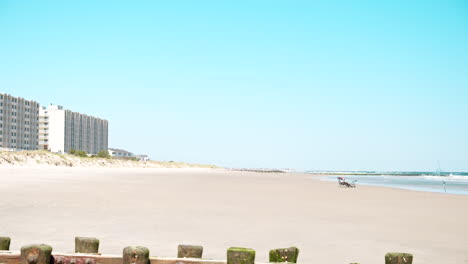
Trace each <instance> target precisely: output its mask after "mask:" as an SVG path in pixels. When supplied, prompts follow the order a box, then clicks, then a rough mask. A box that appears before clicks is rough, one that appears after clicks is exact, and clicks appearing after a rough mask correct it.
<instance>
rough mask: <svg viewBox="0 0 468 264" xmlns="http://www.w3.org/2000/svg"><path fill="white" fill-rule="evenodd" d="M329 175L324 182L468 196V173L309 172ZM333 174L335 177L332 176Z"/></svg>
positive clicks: (324, 178)
mask: <svg viewBox="0 0 468 264" xmlns="http://www.w3.org/2000/svg"><path fill="white" fill-rule="evenodd" d="M309 173H313V174H327V175H324V176H323V178H322V179H323V180H327V181H336V182H337V184H338V180H337V177H339V176H341V177H344V178H345V179H346V181H347V182H352V181H354V180H356V182H355V183H356V185H357V186H358V187H359V185H373V186H384V187H392V188H400V189H407V190H415V191H425V192H437V193H448V194H459V195H468V172H443V173H440V175H439V174H434V173H430V172H391V173H389V172H381V173H379V172H322V173H319V172H309ZM332 174H333V175H332Z"/></svg>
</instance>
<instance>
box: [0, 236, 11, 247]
mask: <svg viewBox="0 0 468 264" xmlns="http://www.w3.org/2000/svg"><path fill="white" fill-rule="evenodd" d="M10 242H11V238H9V237H0V250H10Z"/></svg>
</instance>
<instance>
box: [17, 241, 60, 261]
mask: <svg viewBox="0 0 468 264" xmlns="http://www.w3.org/2000/svg"><path fill="white" fill-rule="evenodd" d="M51 254H52V247H51V246H49V245H45V244H40V245H38V244H34V245H27V246H24V247H22V248H21V255H20V264H49V263H50V255H51Z"/></svg>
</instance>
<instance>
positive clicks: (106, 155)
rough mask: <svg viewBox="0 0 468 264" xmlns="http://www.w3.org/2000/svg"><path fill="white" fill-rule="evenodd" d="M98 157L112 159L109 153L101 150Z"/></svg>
mask: <svg viewBox="0 0 468 264" xmlns="http://www.w3.org/2000/svg"><path fill="white" fill-rule="evenodd" d="M96 157H98V158H105V159H108V158H110V155H109V152H108V151H105V150H101V151H99V152H98V153H97V154H96Z"/></svg>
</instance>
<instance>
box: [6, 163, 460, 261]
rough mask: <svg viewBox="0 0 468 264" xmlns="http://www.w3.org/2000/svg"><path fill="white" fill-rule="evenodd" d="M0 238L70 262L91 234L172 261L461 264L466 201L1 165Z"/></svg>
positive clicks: (308, 184)
mask: <svg viewBox="0 0 468 264" xmlns="http://www.w3.org/2000/svg"><path fill="white" fill-rule="evenodd" d="M0 194H1V195H0V236H10V237H11V238H12V243H11V249H12V250H19V248H20V247H21V246H23V245H25V244H30V243H46V244H50V245H52V246H53V248H54V251H57V252H72V251H73V249H74V237H75V236H95V237H98V238H99V239H100V240H101V245H100V252H101V253H104V254H106V253H108V254H121V251H122V249H123V248H124V247H125V246H129V245H140V246H146V247H148V248H149V249H150V252H151V255H152V256H163V257H173V256H175V255H176V252H177V245H178V244H199V245H203V246H204V257H206V258H215V259H225V258H226V256H225V254H226V249H227V248H228V247H231V246H241V247H250V248H253V249H255V250H256V251H257V258H256V259H257V260H258V261H265V262H266V261H267V260H268V251H269V250H270V249H272V248H278V247H288V246H297V247H299V248H300V250H301V252H300V254H299V263H350V262H359V263H384V255H385V253H387V252H392V251H396V252H409V253H412V254H414V256H415V259H414V263H416V264H418V263H421V264H422V263H424V264H429V263H445V264H447V263H468V210H467V208H468V196H461V195H446V194H437V193H427V192H416V191H408V190H399V189H391V188H384V187H369V186H358V188H356V189H345V188H339V187H338V185H337V184H336V183H334V182H325V181H320V180H319V179H318V177H316V176H310V175H306V174H273V173H252V172H235V171H225V170H223V169H202V168H190V169H162V168H161V169H154V168H131V169H118V168H67V167H46V166H45V167H39V166H37V167H5V166H3V167H0Z"/></svg>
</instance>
